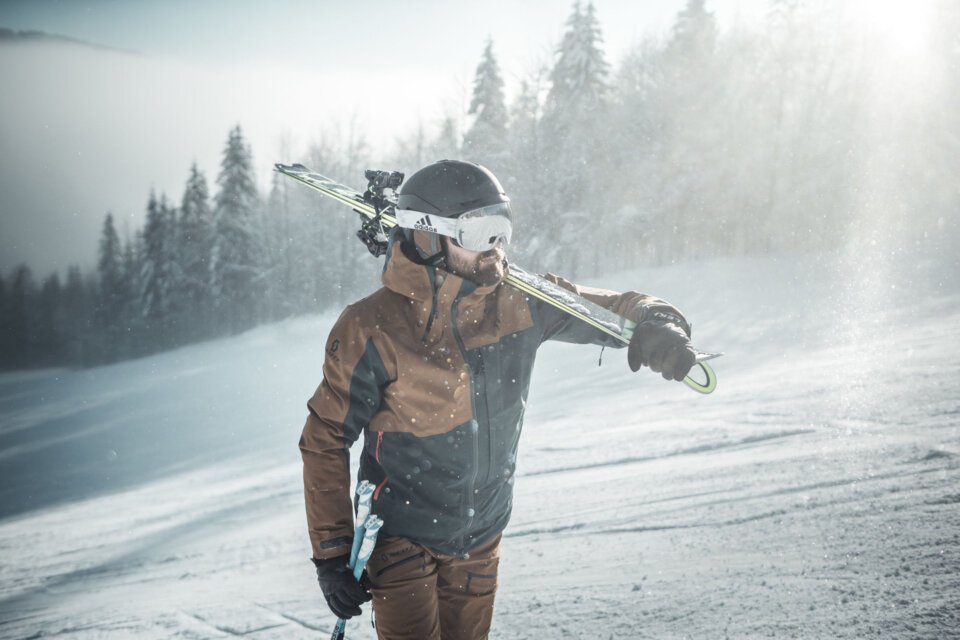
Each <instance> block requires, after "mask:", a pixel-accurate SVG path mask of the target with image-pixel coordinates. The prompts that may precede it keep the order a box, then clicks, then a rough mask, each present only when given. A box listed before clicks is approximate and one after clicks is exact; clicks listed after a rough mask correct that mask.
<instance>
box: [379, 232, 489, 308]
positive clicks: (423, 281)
mask: <svg viewBox="0 0 960 640" xmlns="http://www.w3.org/2000/svg"><path fill="white" fill-rule="evenodd" d="M438 278H439V279H441V280H442V281H443V284H442V286H443V288H444V289H445V290H446V291H456V292H457V293H456V298H468V299H469V300H470V301H473V300H481V299H483V298H485V297H486V296H488V295H489V294H491V293H493V291H494V290H496V288H497V287H498V286H500V284H493V285H486V286H482V287H481V286H478V285H477V284H476V283H474V282H471V281H469V280H465V279H463V278H461V277H460V276H457V275H454V274H452V273H449V272H447V271H443V270H438V269H437V268H436V267H433V266H429V265H424V264H418V263H416V262H414V261H413V260H411V259H410V258H409V257H408V256H407V255H406V254H405V253H404V252H403V250H402V248H401V246H400V242H399V241H395V242H391V243H390V248H389V251H388V252H387V259H386V264H385V265H384V267H383V276H382V277H381V282H382V283H383V286H385V287H386V288H388V289H390V290H391V291H395V292H396V293H399V294H400V295H402V296H406V297H407V298H411V299H413V300H418V301H421V302H429V301H430V300H432V299H433V295H434V287H435V286H436V282H437V280H438ZM437 288H438V289H439V287H437Z"/></svg>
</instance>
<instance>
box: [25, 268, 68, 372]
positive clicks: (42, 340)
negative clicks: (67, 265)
mask: <svg viewBox="0 0 960 640" xmlns="http://www.w3.org/2000/svg"><path fill="white" fill-rule="evenodd" d="M66 324H67V323H66V318H65V317H64V314H63V302H62V287H61V285H60V274H58V273H57V272H56V271H54V272H53V273H52V274H50V276H48V277H47V279H46V280H44V281H43V285H42V286H41V288H40V295H39V296H38V298H37V302H36V312H35V314H34V326H33V328H32V329H31V333H32V334H33V336H34V337H33V342H34V347H35V349H36V351H35V352H34V354H33V358H32V359H31V362H30V364H31V366H41V367H42V366H51V365H54V364H58V363H59V362H61V361H62V358H63V331H64V329H65V327H66Z"/></svg>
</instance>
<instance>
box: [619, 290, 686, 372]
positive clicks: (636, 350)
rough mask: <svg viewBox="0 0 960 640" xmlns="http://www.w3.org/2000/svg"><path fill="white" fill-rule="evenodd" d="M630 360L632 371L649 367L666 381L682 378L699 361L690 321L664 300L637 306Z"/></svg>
mask: <svg viewBox="0 0 960 640" xmlns="http://www.w3.org/2000/svg"><path fill="white" fill-rule="evenodd" d="M635 315H636V321H637V326H636V328H634V330H633V337H632V338H631V339H630V346H629V347H628V349H627V363H628V364H629V365H630V369H631V370H632V371H638V370H639V369H640V367H642V366H648V367H650V368H651V369H652V370H653V371H655V372H657V373H659V374H661V375H662V376H663V377H664V379H665V380H677V381H680V380H683V379H684V378H685V377H686V376H687V374H688V373H690V369H692V368H693V365H694V364H695V363H696V361H697V354H696V351H695V350H694V348H693V345H691V344H690V324H689V323H688V322H687V320H686V318H684V317H683V314H681V313H680V311H679V310H677V308H676V307H674V306H673V305H671V304H669V303H667V302H664V301H662V300H655V301H649V302H648V303H647V304H641V305H638V308H637V313H636V314H635Z"/></svg>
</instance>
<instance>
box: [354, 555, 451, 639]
mask: <svg viewBox="0 0 960 640" xmlns="http://www.w3.org/2000/svg"><path fill="white" fill-rule="evenodd" d="M367 576H368V577H369V578H370V583H371V588H370V593H371V594H372V595H373V614H374V619H375V621H376V625H377V637H378V638H379V639H380V640H441V636H440V618H439V615H438V606H437V563H436V561H435V560H434V558H433V556H432V555H431V554H430V553H428V552H427V550H426V549H424V548H423V547H421V546H420V545H417V544H414V543H413V542H410V541H409V540H407V539H405V538H393V537H385V538H381V539H380V540H378V541H377V546H376V548H375V549H374V551H373V555H371V556H370V560H369V561H368V562H367Z"/></svg>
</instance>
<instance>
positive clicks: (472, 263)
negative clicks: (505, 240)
mask: <svg viewBox="0 0 960 640" xmlns="http://www.w3.org/2000/svg"><path fill="white" fill-rule="evenodd" d="M491 256H497V257H498V259H497V260H493V261H491V262H488V263H486V264H481V261H482V260H483V259H484V258H489V257H491ZM446 263H447V271H449V272H450V273H452V274H454V275H458V276H460V277H461V278H463V279H464V280H469V281H470V282H473V283H474V284H476V285H479V286H481V287H488V286H491V285H495V284H499V283H500V281H501V280H503V278H504V276H505V275H506V272H507V271H506V267H507V261H506V259H505V258H504V255H503V253H502V252H500V251H497V250H496V249H493V250H491V251H486V252H484V253H481V254H480V255H478V256H476V257H474V259H473V260H464V259H463V257H462V256H454V255H452V254H451V253H449V252H448V253H447V260H446Z"/></svg>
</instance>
